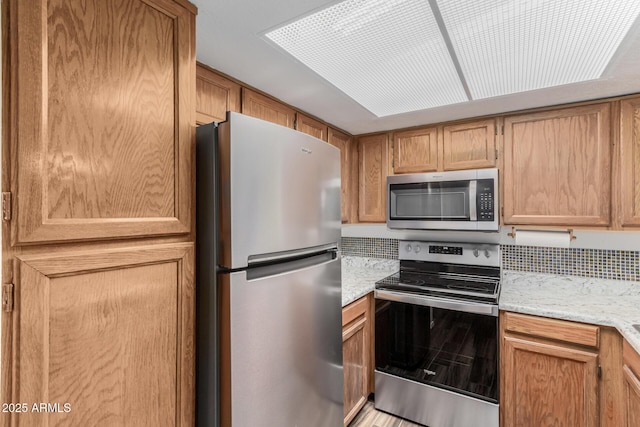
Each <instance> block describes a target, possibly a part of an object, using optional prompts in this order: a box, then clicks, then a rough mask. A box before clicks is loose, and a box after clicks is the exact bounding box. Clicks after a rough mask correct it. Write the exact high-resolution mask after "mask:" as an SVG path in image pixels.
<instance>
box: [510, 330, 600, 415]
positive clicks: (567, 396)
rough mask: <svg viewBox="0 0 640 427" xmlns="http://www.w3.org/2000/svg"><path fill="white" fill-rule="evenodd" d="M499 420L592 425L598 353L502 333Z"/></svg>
mask: <svg viewBox="0 0 640 427" xmlns="http://www.w3.org/2000/svg"><path fill="white" fill-rule="evenodd" d="M502 357H504V372H503V375H504V391H503V397H504V398H503V399H502V402H501V406H502V407H503V408H504V409H503V411H504V412H503V414H504V419H503V421H504V425H508V426H522V427H527V426H530V427H538V426H543V425H558V426H584V427H595V426H597V425H598V409H597V408H598V406H597V397H598V391H597V390H598V381H597V372H596V370H597V366H598V362H597V360H598V355H597V354H596V353H590V352H586V351H582V350H577V349H574V348H571V347H562V346H559V345H552V344H543V343H538V342H533V341H526V340H522V339H518V338H512V337H505V338H504V353H503V356H502Z"/></svg>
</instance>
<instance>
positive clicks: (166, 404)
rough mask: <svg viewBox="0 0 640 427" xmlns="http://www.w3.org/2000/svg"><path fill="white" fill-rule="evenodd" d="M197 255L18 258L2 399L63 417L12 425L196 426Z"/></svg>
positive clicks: (144, 249) (187, 249) (185, 251)
mask: <svg viewBox="0 0 640 427" xmlns="http://www.w3.org/2000/svg"><path fill="white" fill-rule="evenodd" d="M193 256H194V247H193V244H192V243H177V244H165V245H149V246H138V247H132V248H123V249H110V250H94V251H82V252H70V253H64V252H61V251H59V252H56V253H55V254H54V255H51V254H47V255H27V256H20V255H19V256H18V257H17V258H18V260H17V265H18V268H17V271H18V273H19V274H18V277H19V280H17V281H16V284H15V285H16V289H15V306H14V318H13V319H14V322H15V325H14V337H13V341H14V346H13V351H14V352H15V359H14V360H15V365H14V366H13V372H14V375H15V382H14V384H15V385H16V387H14V388H13V389H12V392H11V396H4V398H5V401H6V402H28V403H29V404H30V405H31V404H33V403H37V402H50V403H58V404H59V405H60V410H61V411H62V412H59V413H46V412H33V411H31V410H29V411H27V412H26V413H24V414H13V415H12V416H13V417H14V419H13V422H12V423H11V424H12V425H16V423H17V422H18V421H19V425H21V426H41V425H66V426H87V425H103V426H107V425H109V426H124V425H136V426H191V425H193V422H194V403H195V395H194V392H195V388H194V387H195V376H194V354H193V349H194V337H193V335H194V325H195V324H194V301H195V300H194V275H193ZM3 320H4V319H3ZM3 350H4V349H3ZM3 356H4V354H3ZM65 404H68V409H69V411H68V412H65V411H64V408H65V406H64V405H65ZM29 409H31V408H29Z"/></svg>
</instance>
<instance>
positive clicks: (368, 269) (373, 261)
mask: <svg viewBox="0 0 640 427" xmlns="http://www.w3.org/2000/svg"><path fill="white" fill-rule="evenodd" d="M399 268H400V263H399V262H398V260H395V259H383V258H368V257H361V256H350V255H343V256H342V307H346V306H348V305H349V304H351V303H352V302H354V301H357V300H358V299H360V298H362V297H363V296H365V295H367V294H368V293H369V292H373V290H374V288H375V284H376V282H377V281H378V280H380V279H384V278H385V277H387V276H390V275H392V274H394V273H396V272H397V271H398V269H399Z"/></svg>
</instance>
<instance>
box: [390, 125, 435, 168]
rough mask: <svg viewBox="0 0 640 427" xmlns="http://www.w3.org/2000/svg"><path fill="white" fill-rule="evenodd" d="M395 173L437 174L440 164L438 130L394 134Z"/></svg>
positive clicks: (430, 128) (408, 131)
mask: <svg viewBox="0 0 640 427" xmlns="http://www.w3.org/2000/svg"><path fill="white" fill-rule="evenodd" d="M392 138H393V172H394V173H414V172H435V171H437V170H438V168H439V162H438V128H436V127H428V128H422V129H412V130H405V131H401V132H395V133H394V134H393V137H392Z"/></svg>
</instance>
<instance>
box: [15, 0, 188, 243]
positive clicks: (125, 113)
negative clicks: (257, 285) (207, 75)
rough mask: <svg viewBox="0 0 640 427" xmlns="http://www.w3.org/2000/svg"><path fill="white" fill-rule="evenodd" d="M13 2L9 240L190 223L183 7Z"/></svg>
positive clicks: (156, 1)
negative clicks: (11, 177)
mask: <svg viewBox="0 0 640 427" xmlns="http://www.w3.org/2000/svg"><path fill="white" fill-rule="evenodd" d="M10 9H11V13H12V28H11V30H10V31H11V33H10V43H11V45H12V47H13V48H12V50H11V52H12V54H13V55H15V57H14V59H15V61H14V60H12V61H11V67H12V69H11V73H10V76H11V77H10V78H11V83H12V85H11V91H10V93H11V105H12V111H11V114H12V117H13V119H12V123H13V124H12V127H11V144H12V150H11V153H15V156H12V173H13V176H14V177H15V179H13V180H12V192H13V195H14V200H15V201H16V203H15V204H14V211H13V215H12V216H13V218H14V220H13V221H12V227H13V229H12V237H13V239H12V242H13V243H14V244H16V243H18V244H20V243H36V242H50V241H69V240H92V239H102V238H109V239H112V238H120V237H131V236H141V235H167V234H181V233H188V232H189V231H190V227H191V223H190V221H191V215H190V212H191V200H192V184H191V180H192V177H193V174H192V169H193V141H194V127H193V113H194V104H193V98H194V97H193V94H194V92H195V90H194V89H195V88H194V79H193V76H194V75H195V68H194V64H195V61H194V56H193V55H194V52H193V49H192V48H193V46H194V44H193V43H194V40H193V38H194V29H195V17H194V16H193V15H192V13H191V12H190V11H189V10H187V9H185V8H184V7H182V6H180V5H178V4H177V3H174V2H170V1H166V0H130V1H127V2H116V3H113V2H105V1H101V0H87V1H68V0H48V1H44V0H36V1H30V2H24V1H18V0H12V1H11V5H10ZM14 23H15V25H13V24H14Z"/></svg>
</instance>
